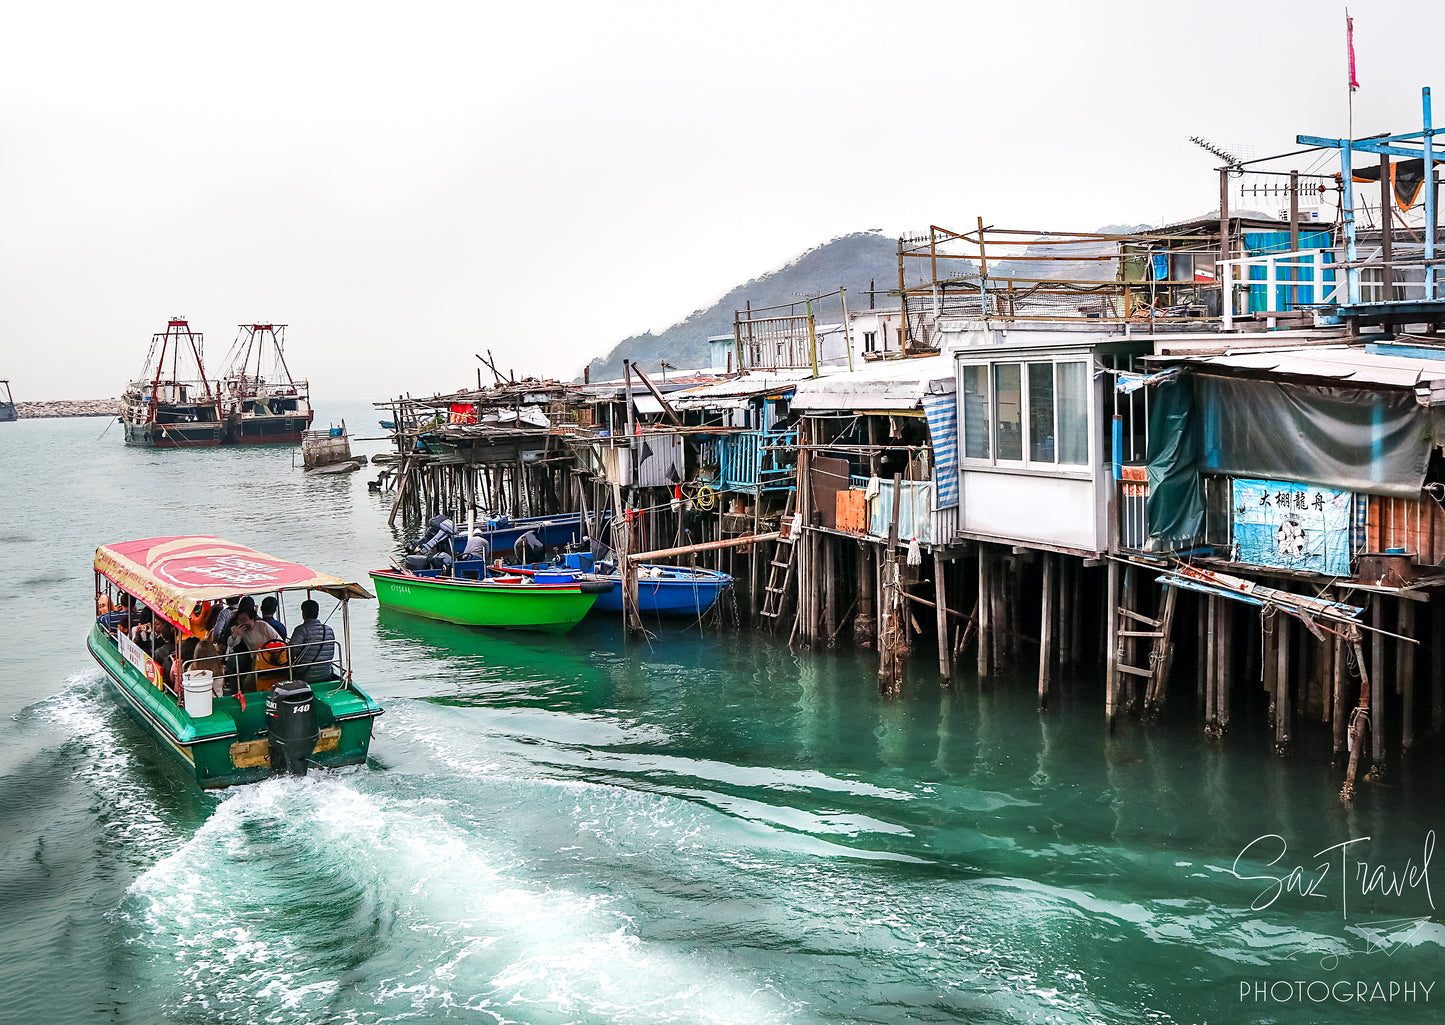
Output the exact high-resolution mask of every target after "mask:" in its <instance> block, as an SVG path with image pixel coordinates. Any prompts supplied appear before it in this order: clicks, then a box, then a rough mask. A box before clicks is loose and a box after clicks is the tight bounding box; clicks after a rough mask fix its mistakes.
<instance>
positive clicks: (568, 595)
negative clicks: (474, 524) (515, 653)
mask: <svg viewBox="0 0 1445 1025" xmlns="http://www.w3.org/2000/svg"><path fill="white" fill-rule="evenodd" d="M563 576H564V577H565V579H563V580H561V581H559V582H556V583H550V582H537V581H534V580H528V579H526V578H524V577H519V576H501V577H482V578H473V579H467V578H464V577H461V576H456V577H447V576H441V575H440V574H439V573H437V572H436V571H427V570H423V571H421V572H420V573H412V572H406V571H403V570H394V569H382V570H372V571H371V581H372V586H373V587H375V588H376V597H377V600H378V601H380V602H381V604H382V606H383V607H385V608H393V609H399V610H400V611H402V612H409V613H411V614H412V615H414V616H424V617H425V618H427V619H440V620H442V621H443V622H446V623H460V624H462V625H463V626H490V627H497V628H500V629H504V630H542V631H546V632H548V633H565V632H566V631H568V630H570V629H572V628H573V627H574V626H576V625H577V623H578V622H579V621H581V619H582V617H583V616H585V615H587V611H588V610H589V609H590V608H592V603H593V602H595V601H596V600H597V596H598V594H600V593H601V592H603V591H607V590H611V589H612V585H611V584H610V583H607V584H603V583H602V582H599V581H592V580H580V581H579V580H576V579H571V577H570V575H565V574H564V575H563Z"/></svg>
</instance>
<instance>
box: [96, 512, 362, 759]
mask: <svg viewBox="0 0 1445 1025" xmlns="http://www.w3.org/2000/svg"><path fill="white" fill-rule="evenodd" d="M318 595H319V596H324V597H328V598H330V599H332V600H333V601H334V603H335V604H334V607H332V608H329V609H322V608H321V605H320V603H318V602H317V601H315V598H316V596H318ZM95 596H96V618H95V622H94V625H93V626H92V627H91V631H90V637H89V638H88V640H87V647H88V648H89V649H90V653H91V655H92V656H94V658H95V660H96V661H97V662H99V663H100V666H101V668H102V669H104V670H105V672H106V675H107V676H109V677H110V681H111V683H112V684H114V686H115V688H116V690H117V691H118V692H119V694H120V697H121V698H122V700H123V702H124V704H125V706H126V708H127V710H128V711H129V712H131V714H132V715H133V716H134V717H135V718H136V719H137V720H138V721H139V722H140V724H141V725H142V726H143V727H144V728H145V729H146V731H147V732H148V733H150V735H151V736H152V737H153V738H154V739H155V740H156V741H157V742H158V743H159V744H160V746H161V747H162V749H164V750H165V751H166V752H167V753H168V754H170V755H171V756H172V758H173V760H174V761H175V762H176V763H177V764H178V765H179V766H180V767H181V769H182V771H184V772H186V773H188V774H189V775H191V776H192V777H193V778H194V779H195V781H196V782H197V783H198V784H199V785H200V786H201V787H203V788H212V787H225V786H232V785H235V784H238V783H253V782H256V781H258V780H262V779H265V778H267V777H269V776H274V775H278V774H281V773H289V774H292V775H301V774H304V773H305V772H306V771H307V769H308V768H311V767H320V768H326V767H334V766H341V765H358V764H361V763H363V762H365V761H366V755H367V751H368V749H369V747H370V744H371V730H372V723H373V721H374V720H375V719H376V717H377V716H379V715H381V712H382V709H381V706H380V705H379V704H377V703H376V701H375V700H374V699H372V698H371V696H370V695H368V694H367V693H366V692H365V691H364V690H362V689H361V687H360V686H358V685H357V683H356V682H355V680H354V679H353V678H352V662H351V629H350V625H351V622H350V615H349V611H348V610H349V602H350V600H351V599H352V598H370V597H371V595H370V594H369V593H368V592H367V590H366V589H365V588H363V587H362V586H360V585H359V584H355V583H352V582H350V581H347V580H342V579H341V578H339V577H333V576H330V575H328V574H325V573H318V572H316V571H315V570H312V569H308V568H307V567H305V566H302V565H300V564H298V563H294V562H287V561H285V560H282V559H278V558H276V557H274V556H271V555H266V554H264V553H262V552H257V551H254V550H252V549H250V548H247V547H245V546H243V545H238V544H234V543H232V542H230V541H225V540H222V539H221V538H218V537H206V536H201V537H153V538H145V539H142V540H139V541H124V542H120V543H118V544H108V545H101V546H100V547H99V548H97V549H96V550H95ZM244 596H252V597H253V599H254V598H259V597H262V596H274V597H275V598H276V599H277V602H278V606H277V610H276V612H275V614H274V615H275V616H281V617H289V618H290V619H291V620H292V621H293V623H294V624H295V629H294V630H293V631H292V633H291V636H290V641H289V642H288V641H286V640H285V639H277V638H279V637H280V633H279V632H277V631H275V630H274V627H272V628H270V629H262V628H261V626H259V625H253V626H252V627H251V629H252V630H253V631H254V630H259V631H260V634H261V637H262V638H264V637H267V636H269V637H271V638H272V639H271V640H270V641H269V642H258V644H257V646H256V647H255V648H254V649H251V648H249V647H248V646H247V645H246V644H245V643H244V641H245V639H246V636H247V635H245V634H243V635H242V638H241V639H242V642H243V643H241V644H239V645H237V644H236V643H235V640H234V638H233V639H232V643H231V647H232V649H233V650H234V652H235V653H234V654H226V653H224V652H223V651H222V649H221V648H220V647H219V646H213V644H212V642H213V641H214V640H215V637H216V635H217V634H218V633H219V631H220V630H221V629H222V628H221V627H219V625H218V624H219V623H220V618H219V617H220V614H221V612H222V610H223V608H224V607H226V606H232V604H233V603H238V604H236V605H234V606H233V607H234V608H235V610H236V611H235V612H234V614H233V615H232V616H231V622H232V623H238V622H240V621H241V617H242V616H243V614H245V605H244V601H243V599H244ZM300 598H304V599H305V600H302V601H299V602H298V601H297V599H300ZM337 612H339V613H340V615H339V617H336V615H335V614H336V613H337ZM333 618H339V620H340V622H339V624H338V625H339V630H333V629H332V627H331V626H330V625H327V620H329V619H333ZM263 625H264V624H263ZM283 632H284V631H283ZM338 634H339V636H338Z"/></svg>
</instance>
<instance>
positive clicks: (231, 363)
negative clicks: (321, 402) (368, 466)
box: [221, 324, 313, 445]
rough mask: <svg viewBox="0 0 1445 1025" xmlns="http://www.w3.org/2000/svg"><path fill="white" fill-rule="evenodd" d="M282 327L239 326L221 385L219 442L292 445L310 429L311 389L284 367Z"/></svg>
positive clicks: (262, 325)
mask: <svg viewBox="0 0 1445 1025" xmlns="http://www.w3.org/2000/svg"><path fill="white" fill-rule="evenodd" d="M285 336H286V325H285V324H242V325H240V332H239V333H238V334H237V335H236V341H235V344H233V345H232V346H231V351H230V353H228V354H227V357H226V365H227V366H228V367H229V369H228V370H227V371H226V374H225V377H224V378H222V380H221V409H222V416H223V419H224V420H225V424H226V427H225V434H224V436H223V441H224V442H225V443H226V444H228V445H294V444H296V443H298V442H300V441H301V439H302V438H303V437H304V436H305V434H306V432H307V430H309V429H310V427H311V420H312V416H313V413H312V410H311V395H310V388H309V386H308V384H307V382H306V381H298V380H296V379H295V378H294V377H292V376H291V369H290V367H288V366H287V365H286V353H285Z"/></svg>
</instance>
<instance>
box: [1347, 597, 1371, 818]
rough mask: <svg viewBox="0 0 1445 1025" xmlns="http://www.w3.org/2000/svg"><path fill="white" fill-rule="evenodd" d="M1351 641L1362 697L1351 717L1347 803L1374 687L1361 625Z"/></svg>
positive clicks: (1367, 727)
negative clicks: (1366, 666)
mask: <svg viewBox="0 0 1445 1025" xmlns="http://www.w3.org/2000/svg"><path fill="white" fill-rule="evenodd" d="M1349 641H1350V649H1351V650H1352V651H1353V652H1354V653H1355V665H1356V666H1358V667H1359V670H1360V699H1359V704H1358V705H1356V707H1355V711H1354V713H1353V714H1352V715H1351V717H1350V743H1349V748H1350V762H1349V767H1348V768H1347V769H1346V770H1345V782H1344V785H1343V786H1342V787H1340V800H1341V801H1344V802H1346V803H1349V802H1350V801H1352V800H1354V797H1355V772H1356V770H1357V769H1358V768H1359V764H1360V752H1361V751H1363V750H1364V747H1365V733H1366V731H1367V730H1370V729H1371V723H1370V695H1371V691H1373V689H1374V688H1373V686H1372V685H1371V683H1370V672H1369V670H1368V669H1366V668H1365V652H1364V650H1363V649H1362V648H1361V647H1360V630H1359V627H1356V626H1352V627H1350V636H1349Z"/></svg>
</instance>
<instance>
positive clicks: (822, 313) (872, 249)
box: [588, 231, 928, 381]
mask: <svg viewBox="0 0 1445 1025" xmlns="http://www.w3.org/2000/svg"><path fill="white" fill-rule="evenodd" d="M914 262H915V263H919V264H920V267H919V268H917V269H914V270H913V274H912V280H910V282H909V283H910V284H913V283H915V282H916V281H918V280H925V279H920V278H918V277H917V274H918V272H919V271H922V272H924V273H925V274H926V272H927V269H928V268H927V264H926V262H925V261H914ZM870 281H873V282H876V285H875V287H876V288H878V289H880V290H883V289H888V288H896V287H897V286H898V243H897V241H896V240H895V239H892V238H889V237H887V236H885V235H883V234H882V233H880V232H876V231H860V232H855V233H854V234H851V235H844V236H842V237H840V238H835V239H833V240H832V241H831V242H828V243H826V244H824V245H821V246H818V247H817V248H815V249H810V250H808V251H807V252H806V253H804V254H803V255H802V256H800V257H798V258H797V259H796V260H794V261H792V262H791V263H789V264H787V265H786V266H784V267H780V268H778V269H777V270H774V271H769V272H768V273H766V274H764V275H762V276H761V277H757V278H753V279H752V280H750V281H747V282H745V283H743V284H741V285H738V286H736V287H735V288H733V289H731V290H730V291H728V293H727V294H726V295H724V296H723V297H722V298H721V299H719V300H718V301H717V302H715V303H713V305H711V306H709V307H708V308H707V309H705V310H697V311H696V312H694V313H693V314H691V315H690V316H689V317H687V319H685V320H683V321H682V322H680V323H677V324H674V325H672V326H671V327H669V328H668V329H667V330H665V331H662V332H661V333H659V334H653V333H652V332H650V331H649V332H647V333H645V334H640V335H633V336H632V337H631V338H624V339H623V340H622V341H620V342H618V343H617V344H616V345H615V346H613V348H612V351H610V352H609V353H607V355H606V356H600V357H598V358H597V359H594V360H593V361H592V362H591V364H590V365H589V367H588V369H589V371H590V373H591V378H592V380H594V381H605V380H610V379H613V378H617V377H621V376H622V361H623V359H631V360H635V361H637V363H638V364H639V365H640V366H641V367H642V369H643V370H646V371H649V372H651V371H653V370H655V369H657V366H658V364H659V363H660V362H661V361H662V360H667V362H668V363H671V364H672V365H673V366H675V367H679V368H683V369H692V368H694V367H705V366H707V364H708V350H707V340H708V338H709V337H711V336H712V335H723V334H731V333H732V329H733V313H734V311H736V310H740V309H742V308H743V306H744V304H745V303H747V302H749V301H751V302H752V304H753V306H754V307H755V308H756V307H761V306H775V305H778V304H780V303H790V302H796V301H797V299H798V297H799V296H800V295H818V294H819V293H822V292H831V291H833V290H835V289H836V288H837V287H838V286H839V285H842V286H843V287H844V288H846V289H847V290H848V306H849V308H850V309H860V308H866V307H867V305H868V286H869V282H870ZM875 300H876V302H877V304H878V305H879V306H893V305H896V304H897V300H896V299H894V298H892V297H890V296H886V295H879V296H875ZM799 312H802V307H801V306H799ZM815 312H816V315H817V316H818V318H819V320H820V321H827V320H830V319H833V320H836V319H838V318H839V315H840V312H841V311H840V310H839V307H838V300H837V298H836V297H834V298H833V299H831V300H829V301H828V302H826V303H824V304H823V305H822V308H821V309H818V310H816V311H815Z"/></svg>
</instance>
